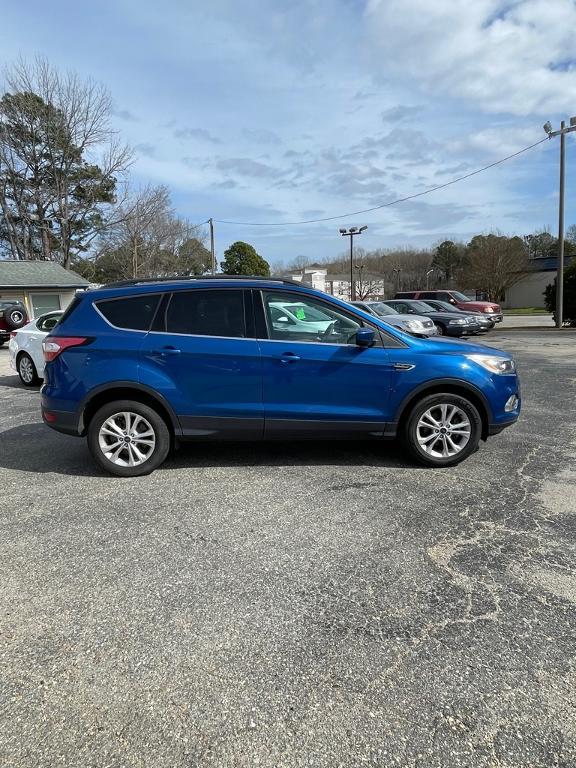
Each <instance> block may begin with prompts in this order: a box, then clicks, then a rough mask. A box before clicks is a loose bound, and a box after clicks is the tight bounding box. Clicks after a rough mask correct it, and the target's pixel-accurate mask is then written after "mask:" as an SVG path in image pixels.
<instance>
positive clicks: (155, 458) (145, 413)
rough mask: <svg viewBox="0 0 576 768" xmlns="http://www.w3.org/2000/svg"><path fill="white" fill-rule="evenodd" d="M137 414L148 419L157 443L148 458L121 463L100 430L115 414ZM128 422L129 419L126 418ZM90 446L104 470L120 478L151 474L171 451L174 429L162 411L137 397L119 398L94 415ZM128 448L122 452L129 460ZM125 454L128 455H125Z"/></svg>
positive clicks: (94, 456) (90, 430) (89, 430)
mask: <svg viewBox="0 0 576 768" xmlns="http://www.w3.org/2000/svg"><path fill="white" fill-rule="evenodd" d="M124 412H127V413H130V414H136V415H138V416H141V417H143V418H144V419H146V421H148V423H149V425H150V426H151V428H152V430H153V432H154V439H155V445H154V448H153V449H152V450H151V452H150V454H149V455H148V457H147V458H146V459H145V460H144V461H143V462H142V463H141V464H138V465H136V466H127V465H125V466H121V465H119V464H115V463H114V462H113V461H111V460H110V459H109V458H108V457H107V456H106V454H105V453H104V452H103V450H102V448H101V447H100V429H101V427H102V425H103V424H104V422H105V421H106V420H107V419H109V418H110V417H111V416H114V415H115V414H119V413H124ZM124 421H125V420H124ZM88 448H89V449H90V453H91V454H92V457H93V458H94V460H95V461H96V463H97V464H99V466H100V467H102V469H103V470H105V471H106V472H109V473H110V474H112V475H116V476H117V477H139V476H140V475H149V474H150V472H153V471H154V470H155V469H157V468H158V467H159V466H160V464H162V462H163V461H164V460H165V458H166V456H167V455H168V452H169V450H170V431H169V429H168V425H167V424H166V422H165V421H164V419H163V418H162V416H160V414H159V413H158V412H157V411H155V410H154V409H153V408H150V407H149V406H148V405H144V404H143V403H139V402H137V401H135V400H115V401H113V402H111V403H107V404H106V405H104V406H102V408H100V409H99V410H98V411H97V412H96V413H95V414H94V416H93V417H92V419H91V421H90V424H89V426H88ZM128 453H129V452H128V449H126V451H125V452H123V453H122V454H121V455H120V460H127V458H126V457H127V456H128ZM122 457H124V458H122Z"/></svg>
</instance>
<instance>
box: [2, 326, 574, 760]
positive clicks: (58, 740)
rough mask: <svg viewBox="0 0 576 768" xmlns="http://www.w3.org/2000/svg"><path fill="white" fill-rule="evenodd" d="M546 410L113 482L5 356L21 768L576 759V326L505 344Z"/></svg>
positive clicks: (12, 662)
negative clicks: (421, 438)
mask: <svg viewBox="0 0 576 768" xmlns="http://www.w3.org/2000/svg"><path fill="white" fill-rule="evenodd" d="M489 342H490V343H492V344H496V343H497V344H498V345H500V346H502V347H504V348H506V349H509V350H511V351H513V352H514V354H515V356H516V358H517V361H518V364H519V369H520V372H521V375H522V385H523V400H524V403H523V415H522V418H521V421H520V422H519V423H518V424H517V425H516V426H515V427H513V428H512V429H509V430H507V431H505V432H504V433H502V434H501V435H499V436H496V437H494V438H492V439H491V440H490V441H489V442H488V443H487V444H483V445H482V447H481V448H480V450H479V451H478V452H477V453H476V454H475V455H473V456H472V457H471V458H470V459H468V461H466V462H465V463H464V464H462V465H460V466H459V467H457V468H455V469H446V470H430V469H421V468H418V467H415V466H413V465H412V464H410V463H409V462H408V461H406V460H405V458H404V457H403V456H402V455H401V454H400V453H399V451H398V448H397V447H396V446H395V445H394V444H386V445H383V446H382V445H377V444H374V443H372V444H369V445H364V444H360V445H351V446H346V445H337V444H330V443H324V444H302V443H300V444H294V443H291V444H288V445H280V444H275V445H262V446H253V445H251V446H246V445H212V446H209V445H196V446H188V447H186V448H185V449H183V450H182V451H180V452H179V453H178V454H177V455H176V457H175V458H174V459H172V460H170V461H169V462H168V463H167V464H166V465H165V467H164V468H162V469H160V470H158V471H156V472H155V473H154V474H153V475H152V476H149V477H145V478H136V479H133V480H121V479H115V478H111V477H108V476H104V475H102V474H101V473H100V472H99V471H98V470H97V469H96V468H95V466H94V465H93V464H92V462H91V460H90V458H89V455H88V452H87V449H86V446H85V443H84V441H81V440H75V439H73V438H68V437H65V436H62V435H58V434H56V433H55V432H52V431H51V430H49V429H48V428H46V427H45V426H44V425H42V423H41V421H40V416H39V395H38V391H37V390H32V391H30V390H26V389H23V388H22V387H21V386H20V385H19V381H18V379H17V377H16V376H14V375H13V374H12V372H11V371H10V370H9V368H8V352H7V350H6V349H5V348H4V349H1V350H0V478H1V488H0V519H1V530H2V536H1V537H0V616H1V617H2V618H1V619H0V622H1V634H0V765H1V766H11V767H12V766H17V767H18V768H20V767H22V768H32V767H34V768H54V767H55V766H60V765H62V766H67V767H73V768H104V767H106V768H121V767H122V768H136V767H138V768H141V767H144V766H145V767H146V768H148V766H150V768H152V767H153V768H168V767H170V768H184V767H186V768H191V767H196V766H198V767H200V766H201V767H202V768H209V767H211V766H218V767H221V766H265V767H266V768H272V767H274V768H276V767H278V766H289V767H290V768H293V767H295V766H298V767H300V766H303V767H304V766H306V768H308V767H314V766H322V768H324V767H326V768H335V767H336V766H346V768H348V767H350V768H352V767H353V768H356V767H357V766H361V765H371V766H381V767H382V768H391V767H392V766H403V767H406V768H407V767H408V766H410V767H416V766H417V767H418V768H452V767H458V768H461V767H462V768H469V767H473V768H519V767H526V768H540V767H541V768H552V767H553V766H555V767H557V768H574V767H575V766H576V697H575V693H574V692H575V690H576V670H575V662H574V660H575V658H576V610H575V603H576V569H575V558H574V550H575V546H574V544H575V533H576V525H575V523H576V515H575V513H576V397H575V395H576V334H575V333H572V332H570V331H567V332H555V331H549V332H539V331H529V330H526V331H517V332H506V331H505V330H499V331H496V332H494V334H492V335H491V336H490V337H489Z"/></svg>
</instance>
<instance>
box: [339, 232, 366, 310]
mask: <svg viewBox="0 0 576 768" xmlns="http://www.w3.org/2000/svg"><path fill="white" fill-rule="evenodd" d="M366 229H368V227H367V226H366V225H364V226H363V227H360V229H358V227H350V229H339V230H338V231H339V232H340V234H341V235H342V237H349V238H350V301H356V284H355V282H354V235H361V234H362V232H364V231H365V230H366Z"/></svg>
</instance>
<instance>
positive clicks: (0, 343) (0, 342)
mask: <svg viewBox="0 0 576 768" xmlns="http://www.w3.org/2000/svg"><path fill="white" fill-rule="evenodd" d="M4 344H5V342H4V341H2V339H0V349H2V347H3V346H4Z"/></svg>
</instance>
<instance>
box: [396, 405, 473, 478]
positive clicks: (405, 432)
mask: <svg viewBox="0 0 576 768" xmlns="http://www.w3.org/2000/svg"><path fill="white" fill-rule="evenodd" d="M442 405H448V406H452V405H454V406H456V408H458V409H459V410H460V411H463V412H464V414H465V415H466V416H467V418H468V421H469V424H470V437H469V439H468V442H467V443H466V444H465V445H464V446H463V447H462V449H461V450H460V451H459V452H458V453H456V454H455V455H453V456H446V457H442V456H433V455H431V454H430V453H427V452H426V451H425V450H424V449H423V448H422V447H421V445H420V443H419V442H418V432H417V430H418V422H419V421H420V419H421V417H422V416H423V414H425V413H426V411H429V410H430V409H432V408H436V407H438V406H442ZM432 431H433V430H432V429H430V434H431V433H432ZM400 436H401V440H402V443H403V445H404V447H405V448H406V450H407V451H408V453H409V454H410V455H411V456H412V457H413V458H414V459H416V460H417V461H418V462H419V463H421V464H425V465H426V466H429V467H451V466H454V465H455V464H459V463H460V462H461V461H464V459H466V458H468V456H470V454H472V453H474V452H475V451H477V450H478V444H479V442H480V438H481V436H482V418H481V416H480V414H479V412H478V409H477V408H476V406H475V405H474V404H473V403H471V402H470V400H468V399H467V398H466V397H464V396H462V395H453V394H451V393H449V392H447V393H445V394H435V395H428V396H427V397H424V398H423V399H422V400H419V401H418V402H417V403H416V404H415V405H414V407H413V408H412V410H411V412H410V413H409V414H408V417H407V418H406V420H405V421H404V424H403V426H402V430H401V435H400ZM440 439H442V438H440ZM456 439H457V440H460V439H461V438H460V437H457V438H456Z"/></svg>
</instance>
